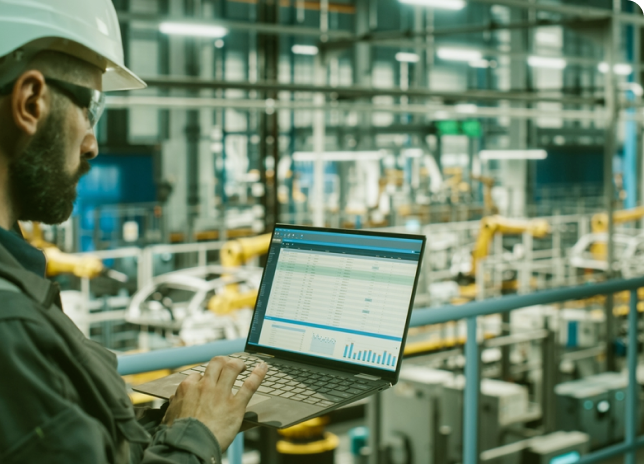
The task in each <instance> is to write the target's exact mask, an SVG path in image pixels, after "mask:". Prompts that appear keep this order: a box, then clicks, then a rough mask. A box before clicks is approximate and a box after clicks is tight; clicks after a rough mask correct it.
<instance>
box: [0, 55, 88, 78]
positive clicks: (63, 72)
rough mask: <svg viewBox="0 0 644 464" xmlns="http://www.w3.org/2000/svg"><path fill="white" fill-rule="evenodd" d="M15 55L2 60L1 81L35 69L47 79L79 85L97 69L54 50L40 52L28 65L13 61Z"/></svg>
mask: <svg viewBox="0 0 644 464" xmlns="http://www.w3.org/2000/svg"><path fill="white" fill-rule="evenodd" d="M14 53H15V52H14ZM14 53H11V54H10V55H7V56H4V57H1V58H0V81H3V79H2V76H5V77H8V76H13V78H12V77H9V79H15V78H17V77H19V76H20V75H22V74H24V73H25V72H27V71H29V70H32V69H33V70H37V71H40V72H41V73H43V74H44V75H45V76H47V77H52V78H54V79H60V80H65V81H70V82H72V83H77V82H83V81H85V80H86V77H87V76H88V75H90V74H91V73H92V72H93V71H95V70H96V69H97V68H96V67H95V66H94V65H92V64H90V63H88V62H86V61H83V60H81V59H79V58H76V57H74V56H72V55H68V54H66V53H63V52H58V51H54V50H42V51H39V52H37V53H36V54H35V55H33V56H32V57H31V58H29V61H27V62H26V63H21V62H20V61H19V60H16V59H13V56H14Z"/></svg>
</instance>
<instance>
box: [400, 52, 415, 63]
mask: <svg viewBox="0 0 644 464" xmlns="http://www.w3.org/2000/svg"><path fill="white" fill-rule="evenodd" d="M396 61H400V62H401V63H418V62H419V61H420V56H418V55H417V54H415V53H407V52H398V53H396Z"/></svg>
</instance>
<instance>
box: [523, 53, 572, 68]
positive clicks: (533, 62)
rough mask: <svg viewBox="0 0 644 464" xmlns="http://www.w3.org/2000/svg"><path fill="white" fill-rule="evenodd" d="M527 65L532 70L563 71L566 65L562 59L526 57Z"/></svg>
mask: <svg viewBox="0 0 644 464" xmlns="http://www.w3.org/2000/svg"><path fill="white" fill-rule="evenodd" d="M528 64H529V65H530V66H532V67H533V68H546V69H563V68H565V67H566V64H567V63H566V60H564V59H563V58H550V57H545V56H531V57H528Z"/></svg>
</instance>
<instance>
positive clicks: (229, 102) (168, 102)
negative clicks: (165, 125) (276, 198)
mask: <svg viewBox="0 0 644 464" xmlns="http://www.w3.org/2000/svg"><path fill="white" fill-rule="evenodd" d="M107 107H108V108H132V107H147V108H166V109H177V108H181V109H184V110H185V109H195V108H211V109H214V108H233V109H239V110H246V111H267V110H268V111H270V112H274V111H279V110H289V111H295V110H307V111H313V110H318V109H320V108H322V109H324V110H325V111H343V112H352V111H356V112H360V113H375V112H385V113H403V114H419V115H426V116H429V117H431V118H432V119H441V118H449V119H470V118H498V117H509V118H518V119H532V118H558V119H567V120H573V121H582V120H583V121H595V122H596V123H597V126H598V127H601V124H602V123H603V122H604V121H605V120H606V115H605V111H604V109H603V107H602V108H598V109H597V110H595V111H588V110H555V111H553V110H541V109H538V108H513V107H503V106H480V107H477V108H461V107H459V106H458V105H445V104H442V103H426V104H374V103H367V102H331V103H325V104H324V105H322V106H320V105H319V104H316V103H314V102H312V101H291V100H277V101H275V100H251V99H241V98H240V99H230V98H207V97H198V98H194V97H192V98H191V97H185V98H184V97H152V96H150V97H135V96H132V97H107ZM620 118H621V119H623V120H625V119H633V120H641V119H643V116H640V115H638V114H635V115H633V114H627V113H626V112H622V113H621V115H620Z"/></svg>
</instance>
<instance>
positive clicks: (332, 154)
mask: <svg viewBox="0 0 644 464" xmlns="http://www.w3.org/2000/svg"><path fill="white" fill-rule="evenodd" d="M386 154H387V152H386V151H384V150H380V151H325V152H324V153H322V159H323V160H324V161H358V160H360V161H366V160H380V159H382V158H383V157H384V156H385V155H386ZM316 159H318V153H315V152H313V151H296V152H295V153H293V161H315V160H316Z"/></svg>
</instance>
